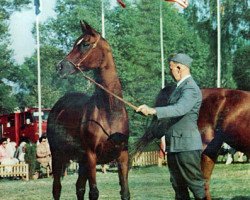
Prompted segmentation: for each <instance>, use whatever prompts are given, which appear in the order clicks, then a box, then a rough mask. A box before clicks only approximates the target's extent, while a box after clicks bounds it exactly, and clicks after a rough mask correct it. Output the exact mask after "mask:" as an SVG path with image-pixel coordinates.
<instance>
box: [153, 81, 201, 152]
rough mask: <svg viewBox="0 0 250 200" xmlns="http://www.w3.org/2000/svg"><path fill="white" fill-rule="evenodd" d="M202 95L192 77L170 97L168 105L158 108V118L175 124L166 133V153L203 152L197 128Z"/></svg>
mask: <svg viewBox="0 0 250 200" xmlns="http://www.w3.org/2000/svg"><path fill="white" fill-rule="evenodd" d="M201 102H202V94H201V91H200V89H199V87H198V86H197V84H196V83H195V81H194V80H193V78H192V77H189V78H187V79H186V80H184V81H183V82H182V83H181V85H179V86H178V87H177V88H176V89H175V90H174V91H173V92H172V94H171V95H170V97H169V101H168V105H167V106H163V107H156V108H155V109H156V112H157V118H158V119H164V118H172V119H173V120H174V124H173V125H171V127H169V129H168V130H166V132H165V138H166V151H168V152H181V151H190V150H201V149H202V142H201V136H200V133H199V130H198V127H197V119H198V115H199V109H200V106H201Z"/></svg>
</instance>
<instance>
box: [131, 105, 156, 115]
mask: <svg viewBox="0 0 250 200" xmlns="http://www.w3.org/2000/svg"><path fill="white" fill-rule="evenodd" d="M136 112H141V113H143V114H144V115H146V116H148V115H155V114H156V110H155V109H154V108H150V107H148V106H147V105H145V104H144V105H141V106H139V107H138V108H137V110H136Z"/></svg>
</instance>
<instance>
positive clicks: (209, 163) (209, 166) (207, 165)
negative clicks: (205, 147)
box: [201, 153, 215, 200]
mask: <svg viewBox="0 0 250 200" xmlns="http://www.w3.org/2000/svg"><path fill="white" fill-rule="evenodd" d="M214 165H215V162H214V160H212V159H211V158H209V157H208V156H207V155H205V154H204V153H203V154H202V158H201V169H202V172H203V176H204V179H205V192H206V200H211V195H210V190H209V182H210V178H211V175H212V172H213V169H214Z"/></svg>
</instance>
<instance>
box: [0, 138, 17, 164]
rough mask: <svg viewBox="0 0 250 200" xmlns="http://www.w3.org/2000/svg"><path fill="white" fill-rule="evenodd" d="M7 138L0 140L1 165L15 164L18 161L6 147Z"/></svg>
mask: <svg viewBox="0 0 250 200" xmlns="http://www.w3.org/2000/svg"><path fill="white" fill-rule="evenodd" d="M7 144H8V142H7V138H2V139H1V140H0V163H1V164H2V165H15V164H16V163H18V162H19V161H18V160H17V159H16V158H13V156H12V155H11V154H10V152H9V151H8V149H7Z"/></svg>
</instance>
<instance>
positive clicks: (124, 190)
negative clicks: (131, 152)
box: [117, 151, 130, 200]
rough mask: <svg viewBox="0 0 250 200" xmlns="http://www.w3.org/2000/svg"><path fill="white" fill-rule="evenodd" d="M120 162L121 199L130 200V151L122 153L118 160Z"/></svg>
mask: <svg viewBox="0 0 250 200" xmlns="http://www.w3.org/2000/svg"><path fill="white" fill-rule="evenodd" d="M117 162H118V175H119V183H120V186H121V191H120V194H121V199H122V200H129V199H130V192H129V187H128V170H129V159H128V151H122V152H121V155H120V157H119V158H118V159H117Z"/></svg>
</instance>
